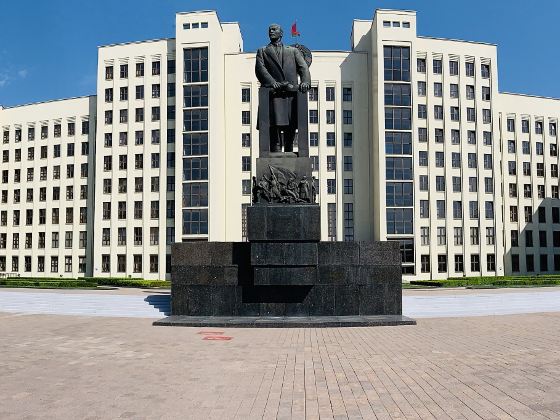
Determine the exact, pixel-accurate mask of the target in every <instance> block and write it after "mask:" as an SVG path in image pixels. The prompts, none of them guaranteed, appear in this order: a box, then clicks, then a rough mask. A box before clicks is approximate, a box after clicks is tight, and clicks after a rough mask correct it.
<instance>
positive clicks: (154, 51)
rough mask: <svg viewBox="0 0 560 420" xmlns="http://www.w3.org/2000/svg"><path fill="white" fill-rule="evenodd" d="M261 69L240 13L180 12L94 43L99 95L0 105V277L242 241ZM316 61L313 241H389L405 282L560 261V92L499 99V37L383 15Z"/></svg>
mask: <svg viewBox="0 0 560 420" xmlns="http://www.w3.org/2000/svg"><path fill="white" fill-rule="evenodd" d="M288 38H289V35H288V34H285V37H284V42H285V43H290V40H289V39H288ZM265 40H266V25H263V44H264V43H265V42H264V41H265ZM254 65H255V53H254V52H248V53H245V52H243V40H242V37H241V31H240V28H239V25H238V24H237V23H226V22H220V21H219V19H218V16H217V14H216V12H214V11H201V12H190V13H178V14H177V15H176V36H175V38H170V39H162V40H153V41H143V42H132V43H126V44H118V45H107V46H103V47H100V48H99V56H98V78H97V95H96V96H90V97H83V98H73V99H63V100H56V101H51V102H44V103H36V104H29V105H22V106H15V107H9V108H2V107H0V130H1V132H2V142H1V143H0V146H1V153H2V160H1V164H0V172H1V183H0V191H1V192H0V194H1V196H0V198H1V202H0V273H18V274H19V275H21V276H37V277H41V276H45V277H59V276H61V277H79V276H84V275H86V276H99V277H109V276H111V277H125V276H126V277H128V276H131V277H142V278H146V279H157V278H160V279H162V278H169V274H168V273H169V271H170V244H171V243H173V242H181V241H192V240H209V241H242V240H244V239H245V231H246V222H245V220H246V219H245V208H246V206H248V205H249V204H250V202H251V176H252V175H253V174H254V172H255V171H254V170H255V159H256V158H257V157H258V131H257V130H256V128H255V125H256V116H257V108H258V100H257V98H258V83H257V80H256V77H255V75H254ZM310 70H311V77H312V86H313V87H312V89H311V91H310V92H309V142H310V156H312V159H313V164H314V168H313V169H314V175H315V178H317V180H318V186H319V188H318V191H319V198H318V200H319V202H320V204H321V212H322V213H321V214H322V219H321V223H322V237H323V240H325V241H328V240H333V241H334V240H337V241H344V240H357V241H364V240H366V241H367V240H397V241H399V242H400V243H401V250H402V256H403V274H404V275H403V280H404V281H408V280H413V279H440V278H448V277H462V276H480V275H483V276H487V275H488V276H494V275H504V274H533V273H551V272H560V200H559V193H558V186H559V178H558V163H559V162H558V159H559V158H558V141H557V139H558V137H557V132H558V118H559V117H560V101H559V100H556V99H550V98H541V97H532V96H526V95H519V94H511V93H500V92H499V90H498V72H497V48H496V46H495V45H491V44H486V43H479V42H468V41H457V40H449V39H438V38H429V37H423V36H418V35H417V31H416V13H415V12H412V11H400V10H377V11H376V12H375V16H374V18H373V20H355V21H354V22H353V26H352V33H351V50H350V51H314V52H313V63H312V65H311V68H310Z"/></svg>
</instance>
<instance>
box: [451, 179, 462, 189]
mask: <svg viewBox="0 0 560 420" xmlns="http://www.w3.org/2000/svg"><path fill="white" fill-rule="evenodd" d="M451 181H452V183H453V192H461V189H462V188H461V177H459V176H454V177H452V179H451Z"/></svg>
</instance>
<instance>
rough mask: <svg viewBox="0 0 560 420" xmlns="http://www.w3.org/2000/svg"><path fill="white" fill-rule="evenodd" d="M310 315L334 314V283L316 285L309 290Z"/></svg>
mask: <svg viewBox="0 0 560 420" xmlns="http://www.w3.org/2000/svg"><path fill="white" fill-rule="evenodd" d="M308 299H309V315H311V316H327V315H332V314H334V307H335V293H334V286H332V285H316V286H313V288H312V289H311V291H310V292H309V297H308Z"/></svg>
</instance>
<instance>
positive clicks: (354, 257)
mask: <svg viewBox="0 0 560 420" xmlns="http://www.w3.org/2000/svg"><path fill="white" fill-rule="evenodd" d="M318 250H319V265H354V264H356V265H357V264H359V263H360V245H359V243H358V242H319V244H318Z"/></svg>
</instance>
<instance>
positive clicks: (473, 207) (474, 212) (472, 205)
mask: <svg viewBox="0 0 560 420" xmlns="http://www.w3.org/2000/svg"><path fill="white" fill-rule="evenodd" d="M469 216H470V218H471V219H473V220H475V219H478V202H477V201H469Z"/></svg>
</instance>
